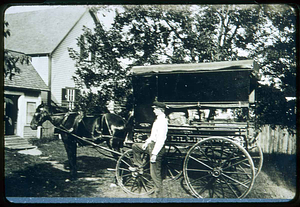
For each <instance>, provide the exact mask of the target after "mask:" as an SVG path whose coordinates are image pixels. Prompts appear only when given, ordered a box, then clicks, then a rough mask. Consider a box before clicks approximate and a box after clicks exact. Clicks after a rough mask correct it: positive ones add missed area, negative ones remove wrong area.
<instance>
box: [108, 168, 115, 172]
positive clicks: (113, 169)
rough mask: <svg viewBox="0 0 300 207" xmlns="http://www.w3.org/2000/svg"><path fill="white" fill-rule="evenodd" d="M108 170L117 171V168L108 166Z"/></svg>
mask: <svg viewBox="0 0 300 207" xmlns="http://www.w3.org/2000/svg"><path fill="white" fill-rule="evenodd" d="M106 170H107V171H116V168H107V169H106Z"/></svg>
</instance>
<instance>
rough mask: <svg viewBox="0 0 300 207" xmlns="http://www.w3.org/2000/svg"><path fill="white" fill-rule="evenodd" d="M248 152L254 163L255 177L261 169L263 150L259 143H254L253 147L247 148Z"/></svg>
mask: <svg viewBox="0 0 300 207" xmlns="http://www.w3.org/2000/svg"><path fill="white" fill-rule="evenodd" d="M248 153H249V154H250V156H251V158H252V160H253V164H254V170H255V178H256V177H257V176H258V174H259V173H260V171H261V168H262V165H263V151H262V149H261V147H260V146H259V144H257V143H256V144H255V146H253V147H249V148H248Z"/></svg>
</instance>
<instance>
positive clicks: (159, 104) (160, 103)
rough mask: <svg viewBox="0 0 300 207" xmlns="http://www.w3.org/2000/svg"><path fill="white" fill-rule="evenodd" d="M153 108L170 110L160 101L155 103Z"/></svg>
mask: <svg viewBox="0 0 300 207" xmlns="http://www.w3.org/2000/svg"><path fill="white" fill-rule="evenodd" d="M152 108H161V109H166V108H168V107H167V105H166V104H164V103H162V102H158V101H154V102H153V104H152Z"/></svg>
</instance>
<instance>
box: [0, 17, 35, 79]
mask: <svg viewBox="0 0 300 207" xmlns="http://www.w3.org/2000/svg"><path fill="white" fill-rule="evenodd" d="M8 25H9V24H8V22H4V31H3V36H4V37H5V38H7V37H9V36H10V30H9V29H8V28H7V27H8ZM18 62H20V63H21V64H24V63H26V64H29V62H30V58H29V57H28V56H26V55H19V56H15V55H13V54H12V53H11V52H10V50H8V49H4V77H9V79H10V80H11V79H12V78H13V76H14V75H16V73H20V71H21V69H20V68H19V67H18V66H17V63H18Z"/></svg>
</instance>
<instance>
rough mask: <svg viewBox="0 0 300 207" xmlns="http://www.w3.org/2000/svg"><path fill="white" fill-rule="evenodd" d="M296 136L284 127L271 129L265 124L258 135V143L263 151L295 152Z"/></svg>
mask: <svg viewBox="0 0 300 207" xmlns="http://www.w3.org/2000/svg"><path fill="white" fill-rule="evenodd" d="M296 138H297V136H296V134H293V135H292V134H289V132H288V131H287V130H286V129H281V128H280V127H276V128H275V129H272V128H271V127H270V126H269V125H265V126H263V127H262V130H261V132H260V133H259V135H258V143H259V144H260V146H261V148H262V150H263V152H264V153H270V154H271V153H281V154H296V149H297V139H296Z"/></svg>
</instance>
